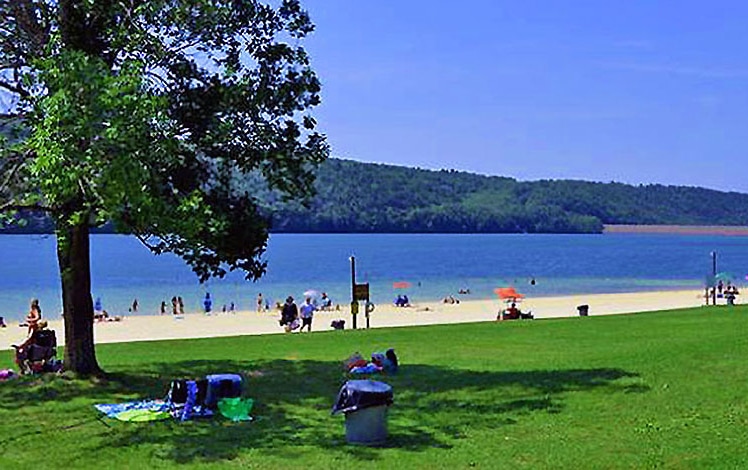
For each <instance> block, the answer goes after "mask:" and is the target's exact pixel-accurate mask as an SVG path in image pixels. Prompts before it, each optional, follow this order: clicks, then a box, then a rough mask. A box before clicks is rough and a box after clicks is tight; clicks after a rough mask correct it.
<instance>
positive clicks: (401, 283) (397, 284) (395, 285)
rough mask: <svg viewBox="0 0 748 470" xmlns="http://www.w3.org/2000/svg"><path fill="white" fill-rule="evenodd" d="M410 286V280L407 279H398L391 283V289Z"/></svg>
mask: <svg viewBox="0 0 748 470" xmlns="http://www.w3.org/2000/svg"><path fill="white" fill-rule="evenodd" d="M409 287H410V282H408V281H398V282H393V283H392V288H393V289H407V288H409Z"/></svg>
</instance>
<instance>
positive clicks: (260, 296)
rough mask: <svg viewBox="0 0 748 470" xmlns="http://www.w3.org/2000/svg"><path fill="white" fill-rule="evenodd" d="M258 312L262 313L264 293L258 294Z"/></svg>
mask: <svg viewBox="0 0 748 470" xmlns="http://www.w3.org/2000/svg"><path fill="white" fill-rule="evenodd" d="M257 312H258V313H259V312H262V292H260V293H259V294H257Z"/></svg>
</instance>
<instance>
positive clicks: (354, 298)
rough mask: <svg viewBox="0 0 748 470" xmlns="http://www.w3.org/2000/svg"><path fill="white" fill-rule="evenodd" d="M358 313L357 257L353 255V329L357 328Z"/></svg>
mask: <svg viewBox="0 0 748 470" xmlns="http://www.w3.org/2000/svg"><path fill="white" fill-rule="evenodd" d="M357 314H358V300H356V257H355V256H351V317H352V319H353V329H354V330H355V329H356V316H357Z"/></svg>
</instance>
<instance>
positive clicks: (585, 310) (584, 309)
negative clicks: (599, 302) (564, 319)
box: [577, 305, 590, 317]
mask: <svg viewBox="0 0 748 470" xmlns="http://www.w3.org/2000/svg"><path fill="white" fill-rule="evenodd" d="M577 310H578V311H579V316H580V317H586V316H587V315H589V313H590V306H589V305H580V306H578V307H577Z"/></svg>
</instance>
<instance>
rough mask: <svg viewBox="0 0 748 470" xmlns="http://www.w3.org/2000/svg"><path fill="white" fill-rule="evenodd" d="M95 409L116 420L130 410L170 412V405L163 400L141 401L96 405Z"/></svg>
mask: <svg viewBox="0 0 748 470" xmlns="http://www.w3.org/2000/svg"><path fill="white" fill-rule="evenodd" d="M94 408H96V409H97V410H99V411H101V412H102V413H104V414H105V415H107V417H109V418H115V417H116V416H117V415H118V414H120V413H122V412H123V411H130V410H148V411H156V412H158V411H169V404H168V403H166V402H165V401H163V400H141V401H132V402H129V403H114V404H98V405H94Z"/></svg>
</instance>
